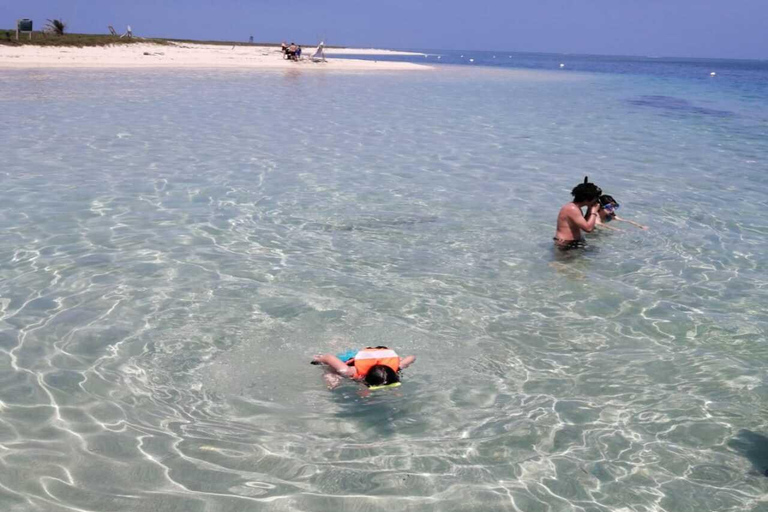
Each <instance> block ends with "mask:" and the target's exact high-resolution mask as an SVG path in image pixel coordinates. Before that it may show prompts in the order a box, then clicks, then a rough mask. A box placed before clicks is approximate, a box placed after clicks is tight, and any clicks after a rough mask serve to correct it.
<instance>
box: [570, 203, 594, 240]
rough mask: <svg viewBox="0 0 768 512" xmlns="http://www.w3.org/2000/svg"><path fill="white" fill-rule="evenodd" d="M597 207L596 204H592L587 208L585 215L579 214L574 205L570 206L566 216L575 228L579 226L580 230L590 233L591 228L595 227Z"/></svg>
mask: <svg viewBox="0 0 768 512" xmlns="http://www.w3.org/2000/svg"><path fill="white" fill-rule="evenodd" d="M598 208H599V206H598V205H596V204H595V205H593V206H590V207H588V208H587V215H586V217H585V216H583V215H582V214H581V210H579V209H578V208H577V207H576V206H575V205H574V207H573V208H571V209H570V210H569V211H568V218H569V220H570V221H571V222H573V223H574V224H575V225H576V227H577V228H579V229H580V230H582V231H586V232H587V233H591V232H592V230H593V229H595V223H597V216H598V213H597V209H598Z"/></svg>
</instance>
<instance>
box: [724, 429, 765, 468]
mask: <svg viewBox="0 0 768 512" xmlns="http://www.w3.org/2000/svg"><path fill="white" fill-rule="evenodd" d="M728 447H729V448H731V449H733V450H735V451H736V452H738V453H739V454H741V455H743V456H744V457H746V458H747V459H748V460H749V462H751V463H752V465H753V466H754V468H755V471H757V472H758V473H760V474H761V475H763V476H768V437H766V436H764V435H763V434H758V433H757V432H752V431H750V430H746V429H742V430H740V431H739V433H738V434H736V437H735V438H733V439H731V440H730V441H728Z"/></svg>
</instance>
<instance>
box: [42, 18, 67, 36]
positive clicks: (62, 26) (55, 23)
mask: <svg viewBox="0 0 768 512" xmlns="http://www.w3.org/2000/svg"><path fill="white" fill-rule="evenodd" d="M66 29H67V24H66V23H64V20H62V19H56V20H48V24H47V25H46V26H45V30H46V31H47V32H50V33H51V34H56V35H57V36H63V35H64V31H65V30H66Z"/></svg>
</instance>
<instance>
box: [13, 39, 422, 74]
mask: <svg viewBox="0 0 768 512" xmlns="http://www.w3.org/2000/svg"><path fill="white" fill-rule="evenodd" d="M303 50H304V57H305V59H304V60H302V61H301V62H293V61H289V60H285V59H283V56H282V52H281V51H280V48H275V47H267V46H219V45H203V44H191V43H173V44H168V45H158V44H150V43H137V44H127V45H118V46H103V47H102V46H99V47H87V48H75V47H42V46H0V69H10V68H236V69H252V68H258V69H291V68H293V69H306V70H310V69H312V70H320V69H325V70H349V71H377V70H382V71H392V70H425V69H430V67H429V66H424V65H421V64H412V63H409V62H375V61H364V60H352V59H332V58H328V59H327V62H311V61H309V56H310V55H311V54H312V53H313V52H314V48H303ZM350 51H351V52H352V54H357V55H407V54H408V53H407V52H392V51H388V50H360V49H331V50H327V51H326V57H328V56H331V55H333V54H334V53H336V54H342V53H343V54H349V52H350ZM416 55H418V54H416Z"/></svg>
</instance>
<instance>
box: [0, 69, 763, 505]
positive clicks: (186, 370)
mask: <svg viewBox="0 0 768 512" xmlns="http://www.w3.org/2000/svg"><path fill="white" fill-rule="evenodd" d="M614 71H615V72H603V73H576V72H570V71H569V72H559V71H552V72H547V71H538V70H499V69H489V68H470V67H446V68H441V69H439V70H437V71H433V72H424V73H416V72H414V73H392V74H389V73H381V74H356V73H348V74H330V73H329V74H324V73H304V74H302V73H300V72H287V73H283V72H274V73H270V72H255V71H254V72H231V71H173V72H171V71H168V72H164V71H135V70H134V71H109V70H103V71H15V72H9V71H4V72H2V73H0V109H1V111H2V112H3V115H4V117H3V119H4V120H5V122H4V123H3V125H4V129H3V130H2V131H0V143H2V147H3V164H2V168H0V180H2V187H1V188H0V310H2V313H0V316H1V321H0V329H1V331H0V350H1V352H0V460H1V461H2V471H0V505H2V506H1V507H0V508H2V509H3V510H12V511H20V510H53V511H59V510H61V511H64V510H89V511H122V510H125V511H157V510H164V511H166V510H168V511H170V510H178V511H230V510H231V511H234V510H238V511H239V510H275V511H280V510H302V511H303V510H366V511H367V510H370V511H379V510H382V511H383V510H414V511H416V510H418V511H423V510H434V511H450V510H456V511H467V510H477V511H495V510H499V511H502V510H503V511H506V510H510V511H512V510H524V511H560V510H562V511H571V510H584V511H608V510H617V511H630V510H631V511H652V510H654V511H655V510H664V511H670V512H671V511H699V510H718V511H742V510H753V511H758V510H762V511H764V510H768V501H766V493H768V478H766V477H765V476H762V475H761V472H762V471H764V470H765V468H768V376H767V374H766V362H768V344H766V325H767V324H766V320H768V314H766V309H765V304H766V299H768V274H766V267H767V265H766V263H768V254H767V251H766V248H768V244H766V238H767V237H768V221H766V220H765V218H764V213H763V212H765V211H766V207H768V201H767V200H766V192H768V173H766V171H767V170H768V167H767V165H766V162H768V137H766V136H767V135H768V92H767V91H766V86H765V82H764V81H761V80H760V79H757V78H755V77H754V76H752V75H749V76H746V77H745V76H739V77H733V78H731V80H730V81H729V79H728V78H727V77H719V78H717V79H715V80H708V79H698V78H690V77H689V76H687V75H686V74H685V73H681V74H680V75H679V76H677V77H675V76H666V75H664V76H658V75H653V74H645V75H636V74H631V73H629V74H628V73H626V72H625V71H626V66H625V67H624V68H622V67H620V66H618V65H617V68H616V69H615V70H614ZM756 76H758V77H759V76H762V75H760V71H759V70H758V71H756ZM584 175H589V176H590V178H591V179H592V180H593V181H595V182H597V183H598V184H599V185H600V186H601V187H602V188H603V189H604V190H605V191H606V192H608V193H610V194H611V195H613V196H614V197H616V198H617V199H618V201H619V202H620V203H621V204H622V209H621V211H620V213H621V214H622V215H623V216H624V217H626V218H629V219H633V220H636V221H638V222H641V223H643V224H646V225H648V226H649V227H650V229H649V230H648V231H640V230H638V229H635V228H632V227H631V226H628V227H623V226H622V229H623V230H624V231H623V232H622V233H600V234H596V235H592V236H591V237H590V241H591V248H590V249H589V250H588V251H584V252H582V253H580V254H577V255H573V256H572V257H569V258H561V257H559V256H558V255H556V254H554V253H553V250H552V241H551V237H552V235H553V231H554V219H555V216H556V214H557V211H558V208H559V207H560V206H561V205H562V204H563V203H564V202H566V201H567V200H568V199H569V191H570V189H571V188H572V187H573V186H574V185H575V184H577V183H578V182H579V181H580V180H581V179H583V176H584ZM377 344H385V345H389V346H392V347H394V348H396V349H397V350H398V351H399V352H400V353H401V354H415V355H417V356H418V361H417V362H416V363H415V365H414V366H413V367H412V368H409V369H408V370H407V371H406V372H405V375H404V382H405V383H404V385H403V386H402V387H400V388H398V389H397V390H396V391H392V392H381V393H374V394H371V395H370V396H366V395H365V394H363V393H361V392H360V390H359V389H358V388H356V387H355V386H353V385H347V386H345V387H343V388H341V389H338V390H336V391H335V392H329V391H327V390H326V389H325V388H324V387H323V384H322V381H321V371H320V370H319V369H318V368H316V367H312V366H310V365H308V364H307V363H308V362H309V359H310V358H311V356H312V355H313V354H316V353H320V352H324V351H341V350H343V349H347V348H355V347H360V346H365V345H377Z"/></svg>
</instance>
